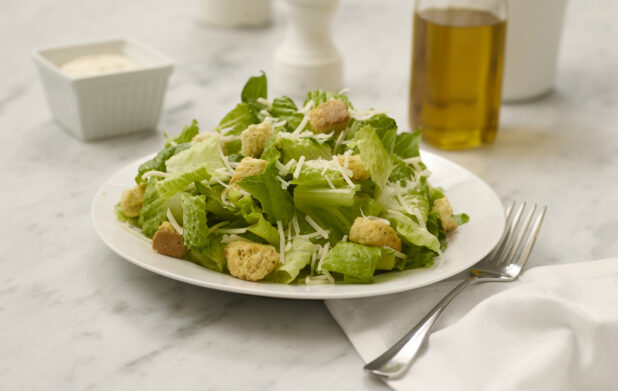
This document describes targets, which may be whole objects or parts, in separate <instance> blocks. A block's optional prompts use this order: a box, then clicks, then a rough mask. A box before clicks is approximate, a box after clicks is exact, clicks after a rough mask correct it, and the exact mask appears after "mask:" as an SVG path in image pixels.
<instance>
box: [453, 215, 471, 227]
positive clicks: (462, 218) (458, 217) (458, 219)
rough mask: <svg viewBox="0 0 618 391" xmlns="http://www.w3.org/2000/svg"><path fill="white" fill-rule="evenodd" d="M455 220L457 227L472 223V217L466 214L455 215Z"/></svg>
mask: <svg viewBox="0 0 618 391" xmlns="http://www.w3.org/2000/svg"><path fill="white" fill-rule="evenodd" d="M453 220H455V222H456V223H457V225H462V224H465V223H467V222H468V221H470V216H468V215H467V214H465V213H460V214H457V215H453Z"/></svg>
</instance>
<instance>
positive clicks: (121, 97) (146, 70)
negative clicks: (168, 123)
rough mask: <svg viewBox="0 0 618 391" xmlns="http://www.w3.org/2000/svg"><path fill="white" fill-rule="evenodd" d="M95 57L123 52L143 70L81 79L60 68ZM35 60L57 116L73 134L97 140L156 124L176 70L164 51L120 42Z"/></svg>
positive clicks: (48, 50)
mask: <svg viewBox="0 0 618 391" xmlns="http://www.w3.org/2000/svg"><path fill="white" fill-rule="evenodd" d="M94 54H122V55H124V56H126V57H128V58H129V59H131V60H133V61H135V62H137V63H139V64H140V65H141V66H140V67H139V68H137V69H133V70H127V71H116V72H106V73H100V74H96V75H88V76H78V77H76V76H71V75H69V74H67V73H65V72H64V71H62V70H61V69H60V66H62V65H63V64H65V63H66V62H68V61H70V60H72V59H74V58H76V57H81V56H87V55H94ZM32 56H33V58H34V62H35V64H36V66H37V69H38V71H39V74H40V76H41V81H42V82H43V87H44V89H45V95H46V97H47V102H48V104H49V107H50V110H51V112H52V114H53V116H54V118H55V119H56V120H57V121H58V122H59V123H60V125H62V127H64V128H65V129H67V130H68V131H69V132H70V133H71V134H73V135H74V136H76V137H78V138H80V139H82V140H95V139H100V138H106V137H111V136H117V135H122V134H127V133H131V132H137V131H141V130H147V129H153V128H155V127H156V126H157V123H158V122H159V117H160V116H161V108H162V106H163V98H164V96H165V90H166V88H167V81H168V79H169V76H170V75H171V73H172V70H173V68H174V65H173V63H172V60H171V59H169V58H168V57H166V56H164V55H162V54H161V53H159V52H157V51H155V50H153V49H151V48H149V47H147V46H146V45H144V44H142V43H139V42H137V41H135V40H133V39H124V38H121V39H111V40H105V41H96V42H86V43H78V44H73V45H62V46H54V47H44V48H40V49H37V50H35V51H34V52H33V54H32Z"/></svg>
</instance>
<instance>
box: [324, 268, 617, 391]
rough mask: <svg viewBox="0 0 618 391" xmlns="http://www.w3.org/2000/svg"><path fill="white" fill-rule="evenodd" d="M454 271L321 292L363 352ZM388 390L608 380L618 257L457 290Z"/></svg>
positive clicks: (571, 386)
mask: <svg viewBox="0 0 618 391" xmlns="http://www.w3.org/2000/svg"><path fill="white" fill-rule="evenodd" d="M458 282H459V281H456V280H454V279H452V280H449V281H444V282H441V283H438V284H434V285H432V286H428V287H425V288H421V289H417V290H413V291H410V292H405V293H400V294H396V295H389V296H382V297H375V298H369V299H353V300H330V301H327V302H326V306H327V307H328V309H329V311H330V312H331V314H332V315H333V316H334V318H335V319H336V320H337V322H339V324H340V325H341V327H342V328H343V330H344V331H345V333H346V334H347V336H348V338H349V339H350V341H352V344H353V345H354V347H355V348H356V350H357V351H358V353H359V354H360V355H361V357H362V358H363V360H364V361H365V362H369V361H371V360H373V359H374V358H375V357H377V356H378V355H380V354H381V353H382V352H384V350H385V349H387V348H388V347H390V346H391V345H392V344H393V343H394V342H395V341H397V340H398V339H399V338H400V337H401V336H402V335H404V334H405V333H406V332H407V331H408V330H409V329H411V328H412V327H413V326H414V325H415V324H416V322H417V321H418V320H420V319H421V318H422V317H423V316H424V315H425V314H426V313H427V312H428V311H429V310H430V309H431V308H432V307H433V306H434V305H435V304H436V303H437V302H438V301H439V300H440V299H441V298H442V297H443V296H444V295H445V294H446V293H447V292H448V291H449V290H450V289H451V288H452V287H454V286H455V285H456V284H457V283H458ZM427 342H428V343H427V344H426V345H425V348H424V349H423V350H422V352H420V355H419V356H418V357H417V359H416V361H415V362H414V364H413V365H412V367H411V368H410V371H409V372H408V373H407V374H406V375H404V376H403V377H402V378H400V379H396V380H391V381H387V383H388V385H389V386H391V387H392V388H394V389H395V390H406V391H409V390H414V391H420V390H428V391H429V390H431V391H435V390H475V391H480V390H492V391H494V390H543V391H550V390H560V391H567V390H604V391H605V390H618V258H612V259H604V260H600V261H593V262H585V263H575V264H565V265H558V266H540V267H535V268H531V269H529V270H527V271H525V272H524V273H523V275H522V276H521V277H520V278H519V279H518V280H517V281H515V282H510V283H484V284H480V285H475V286H472V287H470V288H468V289H467V290H466V291H464V292H463V293H462V294H461V295H460V296H459V297H457V298H456V299H455V301H454V302H453V303H451V305H450V307H449V308H448V309H447V311H446V313H445V314H444V315H443V318H442V319H441V320H440V321H438V324H437V325H436V328H435V329H434V332H433V333H432V335H431V336H430V338H429V340H428V341H427Z"/></svg>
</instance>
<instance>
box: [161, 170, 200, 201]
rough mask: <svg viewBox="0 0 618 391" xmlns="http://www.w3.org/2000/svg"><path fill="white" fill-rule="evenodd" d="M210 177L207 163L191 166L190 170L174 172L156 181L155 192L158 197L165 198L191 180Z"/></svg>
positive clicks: (180, 189)
mask: <svg viewBox="0 0 618 391" xmlns="http://www.w3.org/2000/svg"><path fill="white" fill-rule="evenodd" d="M210 178H211V174H210V167H208V164H204V165H202V166H198V167H197V168H193V169H192V170H191V171H180V172H176V173H174V174H172V175H170V176H168V177H167V178H165V179H163V180H162V181H159V182H157V184H156V187H157V193H158V196H159V197H162V198H165V199H167V198H170V197H171V196H173V195H174V194H176V193H178V192H179V191H183V190H184V189H185V188H186V187H187V186H189V185H190V184H192V183H193V182H201V181H205V180H208V179H210Z"/></svg>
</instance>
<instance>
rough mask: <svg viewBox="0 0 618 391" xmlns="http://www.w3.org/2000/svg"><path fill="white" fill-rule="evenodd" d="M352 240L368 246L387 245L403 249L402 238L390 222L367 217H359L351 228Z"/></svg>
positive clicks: (398, 249) (399, 249)
mask: <svg viewBox="0 0 618 391" xmlns="http://www.w3.org/2000/svg"><path fill="white" fill-rule="evenodd" d="M350 240H351V241H352V242H356V243H360V244H366V245H368V246H380V247H383V246H386V247H390V248H392V249H395V250H397V251H401V239H399V237H397V233H395V230H394V229H392V228H391V227H390V226H389V225H388V224H386V223H384V222H382V221H379V220H372V219H369V218H367V217H357V218H356V220H354V224H352V228H350Z"/></svg>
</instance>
